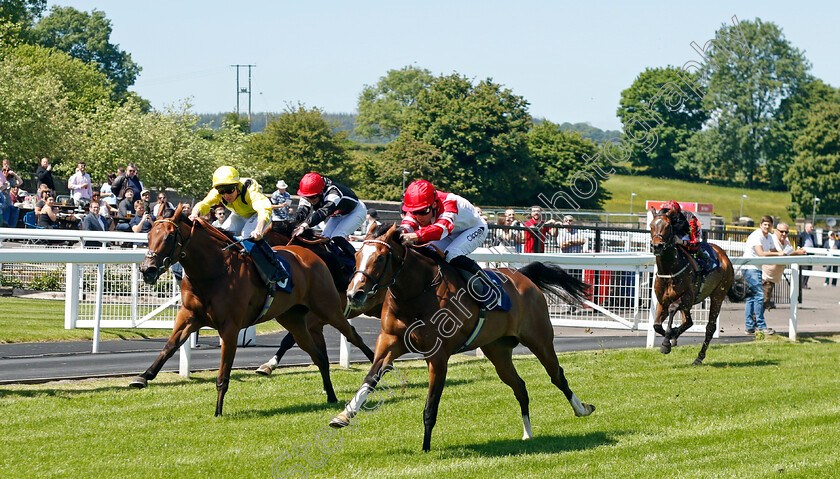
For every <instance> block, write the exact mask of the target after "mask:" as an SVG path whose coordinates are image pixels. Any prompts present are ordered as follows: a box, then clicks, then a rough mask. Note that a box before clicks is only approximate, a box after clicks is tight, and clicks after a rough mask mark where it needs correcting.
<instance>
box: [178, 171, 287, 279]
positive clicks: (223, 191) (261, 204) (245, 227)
mask: <svg viewBox="0 0 840 479" xmlns="http://www.w3.org/2000/svg"><path fill="white" fill-rule="evenodd" d="M219 203H221V204H222V205H224V207H225V208H227V209H229V210H230V211H231V212H232V213H231V215H230V216H229V217H228V219H227V220H225V222H224V223H223V224H222V229H225V230H227V231H230V232H231V233H233V234H234V235H240V236H250V237H251V238H252V239H253V241H254V247H255V249H257V250H258V251H259V252H260V253H262V254H256V255H255V254H252V255H251V258H252V259H253V260H254V263H255V264H256V265H257V270H258V271H259V273H260V276H261V277H262V278H263V281H265V283H266V284H267V285H268V286H269V288H270V289H273V288H274V287H275V286H276V284H277V283H278V282H282V281H284V280H286V279H287V278H288V277H289V274H288V272H286V269H285V268H284V267H283V265H282V263H280V261H279V260H278V259H277V257H276V256H275V255H274V252H273V251H272V250H271V246H269V245H268V243H267V242H266V241H265V240H264V239H263V232H264V231H265V226H266V224H267V223H268V222H270V221H271V201H270V200H269V199H268V198H266V197H265V195H263V193H262V188H261V187H260V185H259V184H258V183H257V182H256V181H255V180H253V179H251V178H240V177H239V172H237V171H236V169H235V168H233V167H230V166H220V167H219V168H217V169H216V171H214V172H213V189H211V190H210V192H209V193H207V196H206V197H204V199H203V200H201V201H200V202H198V203H197V204H196V205H195V207H194V208H193V209H192V212H191V213H190V219H191V220H193V221H195V220H196V218H198V217H199V216H203V215H206V214H207V213H208V212H209V211H210V208H211V207H212V206H214V205H217V204H219Z"/></svg>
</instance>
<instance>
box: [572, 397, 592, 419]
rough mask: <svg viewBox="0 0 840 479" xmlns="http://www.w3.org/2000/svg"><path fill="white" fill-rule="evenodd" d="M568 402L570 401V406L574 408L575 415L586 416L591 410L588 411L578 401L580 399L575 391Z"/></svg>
mask: <svg viewBox="0 0 840 479" xmlns="http://www.w3.org/2000/svg"><path fill="white" fill-rule="evenodd" d="M569 402H570V403H572V408H574V410H575V415H576V416H588V415H589V414H590V413H591V412H592V411H589V410H588V409H587V408H586V406H584V405H583V403H582V402H580V399H579V398H578V397H577V394H575V393H572V400H571V401H569Z"/></svg>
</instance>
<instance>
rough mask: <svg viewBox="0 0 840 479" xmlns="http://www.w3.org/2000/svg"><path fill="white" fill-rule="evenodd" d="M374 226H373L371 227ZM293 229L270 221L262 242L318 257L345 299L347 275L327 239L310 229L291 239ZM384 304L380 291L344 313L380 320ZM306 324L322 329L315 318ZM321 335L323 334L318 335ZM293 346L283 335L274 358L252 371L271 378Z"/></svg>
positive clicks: (293, 227)
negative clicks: (299, 247) (311, 253)
mask: <svg viewBox="0 0 840 479" xmlns="http://www.w3.org/2000/svg"><path fill="white" fill-rule="evenodd" d="M371 226H373V225H371ZM294 229H295V225H294V224H293V223H289V222H286V221H273V222H272V223H271V225H269V226H268V227H267V228H266V231H265V234H264V237H265V240H266V241H268V244H270V245H272V246H286V245H288V244H293V245H297V246H301V247H303V248H306V249H309V250H311V251H312V252H314V253H315V254H316V255H318V257H319V258H321V260H322V261H323V262H324V263H325V264H326V265H327V267H328V268H329V270H330V273H331V274H332V277H333V282H334V283H335V286H336V289H337V290H338V291H339V293H340V295H341V296H342V298H343V297H344V292H345V290H346V289H347V284H348V283H349V279H350V278H349V275H348V274H346V273H345V272H344V270H343V269H342V267H341V262H340V261H341V260H340V259H338V257H337V256H336V255H335V253H333V252H332V251H330V250H329V249H327V247H326V243H327V242H328V241H329V239H327V238H324V237H323V236H318V235H315V234H314V233H313V231H312V229H307V230H306V231H305V232H304V234H303V235H301V236H296V237H294V238H293V237H292V230H294ZM372 234H373V228H371V230H370V231H368V236H369V237H370V235H372ZM384 301H385V290H384V289H383V290H381V291H379V292H378V294H376V297H375V298H374V299H373V300H371V301H370V302H368V304H367V305H366V307H365V308H364V309H350V310H349V311H348V313H347V318H348V319H350V318H355V317H356V316H359V315H362V314H366V315H368V316H373V317H376V318H379V317H380V316H381V314H382V303H383V302H384ZM307 321H308V322H309V324H310V329H311V328H320V329H323V323H322V322H321V321H320V320H318V318H316V317H314V316H312V315H309V316H308V317H307ZM320 334H321V335H322V336H323V332H321V333H320ZM294 345H295V337H294V335H292V334H289V333H286V335H285V336H283V339H282V340H281V341H280V347H279V348H278V349H277V352H276V353H274V356H272V357H271V359H269V360H268V361H267V362H265V363H263V364H261V365H260V366H259V367H258V368H257V369H256V370H255V371H254V372H255V373H257V374H260V375H262V376H270V375H271V373H272V372H274V370H275V369H276V368H277V366H278V364H280V360H281V359H283V356H284V355H285V354H286V352H287V351H289V350H290V349H292V346H294Z"/></svg>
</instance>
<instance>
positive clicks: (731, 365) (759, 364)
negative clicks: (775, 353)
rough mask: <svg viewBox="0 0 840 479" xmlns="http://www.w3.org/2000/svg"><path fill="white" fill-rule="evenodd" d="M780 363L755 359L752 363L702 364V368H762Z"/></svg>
mask: <svg viewBox="0 0 840 479" xmlns="http://www.w3.org/2000/svg"><path fill="white" fill-rule="evenodd" d="M779 364H780V361H779V360H777V359H755V360H753V361H721V362H704V363H703V365H704V366H708V367H712V368H724V369H725V368H752V367H762V366H778V365H779Z"/></svg>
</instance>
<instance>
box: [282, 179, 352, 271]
mask: <svg viewBox="0 0 840 479" xmlns="http://www.w3.org/2000/svg"><path fill="white" fill-rule="evenodd" d="M297 194H298V195H299V196H300V203H299V204H298V208H297V210H296V211H295V215H294V217H293V218H292V224H297V225H298V226H297V228H295V230H294V231H293V232H292V237H295V236H298V235H299V234H301V233H303V231H304V230H305V229H306V228H308V227H310V226H315V225H317V224H319V223H321V222H322V221H324V220H327V224H326V225H325V226H324V231H323V233H322V234H323V235H324V236H326V237H327V238H330V239H331V240H332V242H333V244H334V245H335V246H336V247H337V248H338V249H339V250H340V251H341V252H342V253H343V254H344V256H345V257H346V258H347V259H348V260H353V258H354V257H355V255H356V250H355V249H354V248H353V246H352V245H351V244H350V243H349V242H348V241H347V236H350V235H351V234H353V232H354V231H356V230H357V229H358V228H359V227H361V226H362V223H364V222H365V217H366V216H367V207H366V206H365V204H364V203H362V201H361V200H359V197H358V196H356V193H354V192H353V190H351V189H350V188H348V187H346V186H344V185H341V184H338V183H336V182H334V181H332V180H331V179H329V178H325V177H323V176H321V175H319V174H318V173H307V174H305V175H304V176H303V178H302V179H301V180H300V188H298V192H297Z"/></svg>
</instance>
